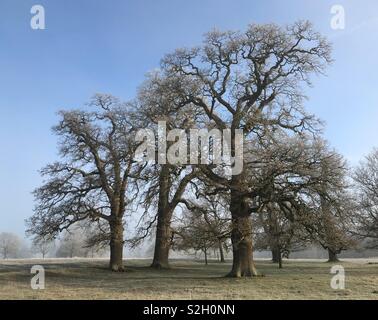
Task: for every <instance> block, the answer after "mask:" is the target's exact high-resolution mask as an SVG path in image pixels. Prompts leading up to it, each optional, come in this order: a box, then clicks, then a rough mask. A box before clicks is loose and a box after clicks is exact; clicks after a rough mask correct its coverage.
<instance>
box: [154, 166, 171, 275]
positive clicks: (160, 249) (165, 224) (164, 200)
mask: <svg viewBox="0 0 378 320" xmlns="http://www.w3.org/2000/svg"><path fill="white" fill-rule="evenodd" d="M171 184H172V183H171V180H170V172H169V166H168V165H163V166H162V168H161V171H160V176H159V202H158V214H157V215H158V218H157V229H156V238H155V251H154V259H153V261H152V265H151V267H153V268H156V269H166V268H169V262H168V258H169V250H170V247H171V236H172V232H171V219H172V213H173V211H172V210H171V209H170V205H169V190H170V187H171Z"/></svg>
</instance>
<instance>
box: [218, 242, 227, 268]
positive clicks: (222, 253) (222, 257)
mask: <svg viewBox="0 0 378 320" xmlns="http://www.w3.org/2000/svg"><path fill="white" fill-rule="evenodd" d="M219 256H220V262H222V263H223V262H226V260H225V259H224V251H223V243H222V241H219Z"/></svg>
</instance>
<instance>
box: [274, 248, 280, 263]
mask: <svg viewBox="0 0 378 320" xmlns="http://www.w3.org/2000/svg"><path fill="white" fill-rule="evenodd" d="M279 260H280V250H279V249H278V248H276V247H273V248H272V262H273V263H279Z"/></svg>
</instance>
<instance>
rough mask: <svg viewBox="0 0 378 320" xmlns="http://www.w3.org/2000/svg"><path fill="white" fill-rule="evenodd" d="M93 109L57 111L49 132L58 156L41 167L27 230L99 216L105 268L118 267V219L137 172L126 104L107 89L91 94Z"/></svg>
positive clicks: (44, 230)
mask: <svg viewBox="0 0 378 320" xmlns="http://www.w3.org/2000/svg"><path fill="white" fill-rule="evenodd" d="M89 107H91V108H93V109H94V111H92V110H89V111H85V110H74V111H61V112H60V113H59V114H60V116H61V120H60V123H59V124H58V125H57V126H56V127H54V132H55V133H56V134H57V135H58V136H59V138H60V155H61V157H62V161H60V162H56V163H53V164H50V165H48V166H47V167H45V168H44V169H43V170H42V175H43V176H44V177H46V178H47V179H46V182H45V184H44V185H43V186H42V187H40V188H38V189H37V190H35V192H34V195H35V198H36V201H37V205H36V207H35V212H34V215H33V216H32V217H31V218H30V219H28V221H27V225H28V233H30V234H34V235H36V236H39V237H44V236H56V235H57V234H58V233H59V232H61V231H63V230H66V229H68V228H69V227H70V226H71V225H72V224H75V223H77V222H80V221H84V220H86V221H92V222H93V224H94V225H97V224H98V221H100V220H103V221H104V222H106V223H107V224H108V226H109V230H110V239H109V243H110V264H109V266H110V269H111V270H113V271H122V270H123V263H122V257H123V247H124V235H123V230H124V228H123V223H124V221H123V219H124V216H125V212H126V208H127V207H128V206H129V205H130V204H131V203H132V201H133V199H134V198H135V197H136V192H135V189H134V185H133V177H134V176H137V175H138V172H139V170H140V168H139V166H138V165H137V164H136V163H135V161H134V159H133V157H134V150H135V148H136V145H135V139H134V135H133V133H134V131H135V128H134V127H133V124H132V110H131V108H130V107H129V106H128V105H125V104H123V103H121V102H119V101H118V99H116V98H114V97H112V96H109V95H96V96H95V97H94V98H93V99H92V101H91V103H90V106H89Z"/></svg>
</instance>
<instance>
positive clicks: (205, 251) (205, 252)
mask: <svg viewBox="0 0 378 320" xmlns="http://www.w3.org/2000/svg"><path fill="white" fill-rule="evenodd" d="M203 253H204V254H205V265H207V264H208V263H207V249H206V248H204V250H203Z"/></svg>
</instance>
